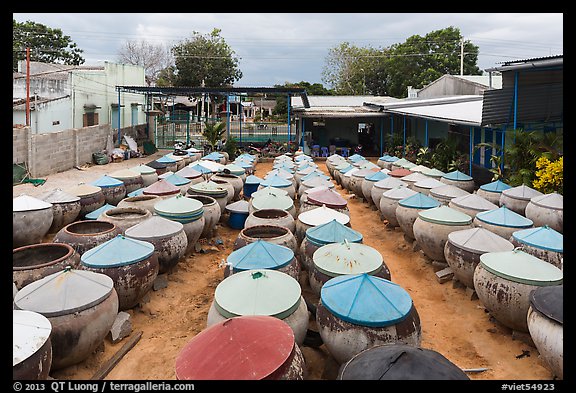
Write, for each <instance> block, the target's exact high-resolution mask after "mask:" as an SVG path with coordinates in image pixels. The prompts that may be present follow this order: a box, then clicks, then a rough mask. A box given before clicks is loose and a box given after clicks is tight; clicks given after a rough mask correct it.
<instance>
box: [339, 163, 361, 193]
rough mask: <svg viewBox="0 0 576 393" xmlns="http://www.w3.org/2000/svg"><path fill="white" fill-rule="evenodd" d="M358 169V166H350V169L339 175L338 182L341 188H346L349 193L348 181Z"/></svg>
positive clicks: (350, 191)
mask: <svg viewBox="0 0 576 393" xmlns="http://www.w3.org/2000/svg"><path fill="white" fill-rule="evenodd" d="M359 170H360V168H357V167H355V166H352V169H350V170H349V171H346V173H343V174H342V176H340V182H341V185H342V188H343V189H345V190H347V191H348V193H349V194H350V193H352V188H351V187H350V181H351V180H352V176H353V175H354V174H355V173H356V172H358V171H359Z"/></svg>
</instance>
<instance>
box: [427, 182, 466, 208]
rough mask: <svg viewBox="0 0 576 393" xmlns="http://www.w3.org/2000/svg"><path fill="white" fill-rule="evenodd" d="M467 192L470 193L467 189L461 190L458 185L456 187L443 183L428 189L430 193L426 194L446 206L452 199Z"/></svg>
mask: <svg viewBox="0 0 576 393" xmlns="http://www.w3.org/2000/svg"><path fill="white" fill-rule="evenodd" d="M469 194H470V193H469V192H468V191H466V190H463V189H462V188H460V187H456V186H455V185H453V184H445V185H443V186H439V187H434V188H432V189H430V193H429V194H428V195H430V196H431V197H432V198H434V199H436V200H437V201H438V202H440V203H441V204H443V205H445V206H448V204H449V203H450V201H451V200H452V199H454V198H457V197H459V196H465V195H469Z"/></svg>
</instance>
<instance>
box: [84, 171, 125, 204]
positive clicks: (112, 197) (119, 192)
mask: <svg viewBox="0 0 576 393" xmlns="http://www.w3.org/2000/svg"><path fill="white" fill-rule="evenodd" d="M90 184H91V185H93V186H97V187H100V188H101V189H102V193H103V194H104V199H105V201H106V203H108V204H110V205H114V206H116V205H118V202H120V201H121V200H122V199H124V197H126V186H125V185H124V182H122V181H121V180H118V179H115V178H113V177H110V176H108V175H104V176H102V177H101V178H99V179H96V180H94V181H93V182H92V183H90Z"/></svg>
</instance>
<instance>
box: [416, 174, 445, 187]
mask: <svg viewBox="0 0 576 393" xmlns="http://www.w3.org/2000/svg"><path fill="white" fill-rule="evenodd" d="M445 185H446V184H444V183H442V182H441V181H440V180H437V179H435V178H433V177H428V178H427V179H422V180H418V181H417V182H416V183H414V187H418V188H427V189H433V188H436V187H443V186H445Z"/></svg>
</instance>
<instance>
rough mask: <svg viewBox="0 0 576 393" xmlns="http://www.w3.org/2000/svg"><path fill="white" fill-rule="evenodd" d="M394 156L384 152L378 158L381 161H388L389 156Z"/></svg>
mask: <svg viewBox="0 0 576 393" xmlns="http://www.w3.org/2000/svg"><path fill="white" fill-rule="evenodd" d="M390 157H392V156H390V155H389V154H384V155H383V156H382V157H380V158H378V159H379V160H380V161H386V160H387V159H388V158H390Z"/></svg>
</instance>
